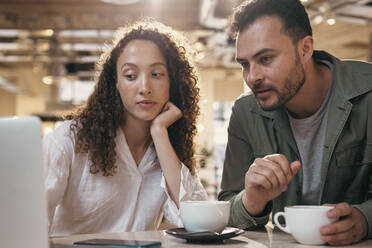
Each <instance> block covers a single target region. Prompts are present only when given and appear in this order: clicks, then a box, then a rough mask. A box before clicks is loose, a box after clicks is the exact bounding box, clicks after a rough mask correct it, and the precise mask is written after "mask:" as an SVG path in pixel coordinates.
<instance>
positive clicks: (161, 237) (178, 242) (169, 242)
mask: <svg viewBox="0 0 372 248" xmlns="http://www.w3.org/2000/svg"><path fill="white" fill-rule="evenodd" d="M92 238H109V239H130V240H152V241H161V243H162V246H161V247H169V248H170V247H172V248H173V247H174V248H176V247H177V248H183V247H185V248H187V247H188V248H190V247H193V248H197V247H203V248H205V247H220V248H222V247H224V248H233V247H234V248H235V247H236V248H238V247H239V248H263V247H268V248H271V247H273V248H274V247H275V248H292V247H298V248H305V247H311V248H320V247H327V248H330V246H308V245H301V244H298V243H296V241H295V240H294V239H293V238H292V236H290V235H289V234H287V233H285V232H282V231H280V230H279V229H277V228H274V229H273V227H272V226H269V225H267V226H266V227H265V228H264V229H262V230H259V231H246V232H245V233H243V234H242V235H240V236H237V237H234V238H231V239H227V240H224V241H223V243H215V244H213V243H212V244H194V243H187V242H186V241H185V240H183V239H178V238H175V237H173V236H170V235H168V234H167V233H166V232H165V231H164V230H159V231H145V232H123V233H107V234H82V235H73V236H69V237H60V238H53V239H52V240H51V241H52V243H55V244H72V243H73V242H75V241H80V240H85V239H92ZM338 247H342V246H338ZM344 247H350V246H344ZM351 247H355V248H367V247H369V248H371V247H372V240H365V241H363V242H360V243H357V244H354V245H352V246H351Z"/></svg>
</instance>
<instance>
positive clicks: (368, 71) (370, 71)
mask: <svg viewBox="0 0 372 248" xmlns="http://www.w3.org/2000/svg"><path fill="white" fill-rule="evenodd" d="M342 63H344V64H345V65H346V66H347V67H349V68H350V69H351V70H353V71H355V72H358V73H363V74H365V75H369V76H372V63H370V62H365V61H360V60H350V59H346V60H342Z"/></svg>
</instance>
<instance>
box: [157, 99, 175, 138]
mask: <svg viewBox="0 0 372 248" xmlns="http://www.w3.org/2000/svg"><path fill="white" fill-rule="evenodd" d="M181 117H182V112H181V110H180V109H179V108H177V106H176V105H174V104H173V103H172V102H167V103H166V104H165V105H164V107H163V110H162V111H161V112H160V114H159V115H158V116H157V117H156V118H155V119H154V120H153V121H152V123H151V128H150V130H151V135H154V132H157V131H162V130H166V129H167V128H168V127H169V126H170V125H172V124H173V123H174V122H175V121H177V120H178V119H180V118H181Z"/></svg>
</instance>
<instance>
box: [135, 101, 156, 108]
mask: <svg viewBox="0 0 372 248" xmlns="http://www.w3.org/2000/svg"><path fill="white" fill-rule="evenodd" d="M137 104H138V105H139V106H140V107H142V108H151V107H153V106H154V105H155V104H156V102H154V101H150V100H144V101H140V102H138V103H137Z"/></svg>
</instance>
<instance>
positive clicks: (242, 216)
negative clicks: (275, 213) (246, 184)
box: [229, 190, 272, 229]
mask: <svg viewBox="0 0 372 248" xmlns="http://www.w3.org/2000/svg"><path fill="white" fill-rule="evenodd" d="M244 192H245V191H244V190H243V191H241V192H240V193H239V194H238V195H236V196H235V197H233V198H232V199H231V200H230V202H231V211H230V221H229V225H231V226H235V227H237V228H241V229H254V228H257V227H259V226H262V225H265V224H266V223H267V222H268V220H269V215H270V212H271V210H272V201H270V202H269V203H268V204H267V205H266V207H265V209H264V211H263V213H262V215H261V216H254V217H253V216H251V215H250V214H249V213H248V211H247V210H246V209H245V207H244V205H243V201H242V196H243V194H244Z"/></svg>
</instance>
